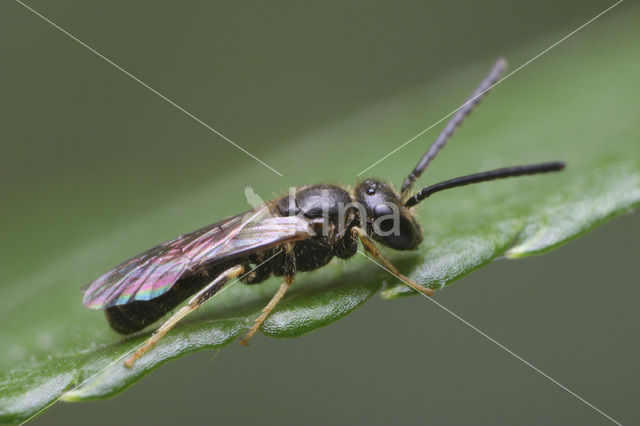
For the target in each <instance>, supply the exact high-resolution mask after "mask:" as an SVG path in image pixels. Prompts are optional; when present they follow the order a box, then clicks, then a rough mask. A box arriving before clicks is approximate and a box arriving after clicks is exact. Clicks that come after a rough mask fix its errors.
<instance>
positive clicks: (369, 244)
mask: <svg viewBox="0 0 640 426" xmlns="http://www.w3.org/2000/svg"><path fill="white" fill-rule="evenodd" d="M351 232H353V233H355V234H356V235H357V236H358V238H359V239H360V241H361V242H362V245H363V246H364V249H365V250H366V251H367V253H369V254H370V255H371V256H372V257H373V258H374V259H377V260H378V261H379V262H380V263H381V264H382V266H383V267H384V268H385V269H386V270H387V271H389V272H390V273H392V274H393V275H395V276H396V277H398V278H399V279H400V281H402V282H403V283H404V284H405V285H407V286H409V287H411V288H412V289H414V290H415V291H418V292H420V293H422V294H426V295H427V296H431V295H433V292H434V290H433V289H432V288H429V287H425V286H423V285H420V284H418V283H416V282H414V281H411V280H410V279H409V278H407V277H405V276H404V275H402V274H401V273H400V271H398V268H396V267H395V266H393V263H391V262H389V260H387V258H386V257H384V256H383V255H382V253H381V252H380V250H379V249H378V247H377V246H376V244H375V242H374V241H373V240H372V239H371V237H369V236H368V235H367V233H366V232H364V230H363V229H362V228H360V227H358V226H354V227H353V228H351Z"/></svg>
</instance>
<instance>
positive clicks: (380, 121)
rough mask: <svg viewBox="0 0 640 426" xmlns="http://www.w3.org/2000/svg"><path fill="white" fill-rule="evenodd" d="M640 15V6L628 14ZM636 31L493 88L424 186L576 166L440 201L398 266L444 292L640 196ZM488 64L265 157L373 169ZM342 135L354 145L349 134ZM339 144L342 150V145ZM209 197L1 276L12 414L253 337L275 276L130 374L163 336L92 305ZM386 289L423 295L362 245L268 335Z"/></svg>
mask: <svg viewBox="0 0 640 426" xmlns="http://www.w3.org/2000/svg"><path fill="white" fill-rule="evenodd" d="M634 13H635V14H634ZM637 14H638V12H637V10H636V11H635V12H633V13H632V15H633V16H632V17H631V18H637ZM631 18H628V19H631ZM630 22H631V21H630ZM611 28H612V27H609V29H611ZM638 31H639V30H638V28H637V26H636V25H620V27H619V31H617V32H615V31H608V32H607V30H606V29H603V30H602V31H601V32H599V33H593V34H591V35H589V34H586V33H585V34H583V35H581V37H583V38H581V40H582V42H581V43H567V44H565V45H563V46H562V47H561V48H558V49H557V51H556V50H554V51H552V52H550V53H548V54H547V55H545V56H543V57H542V58H541V59H539V60H537V61H536V62H534V63H532V64H531V65H530V66H529V67H527V68H524V69H523V70H522V71H520V72H519V73H518V74H516V75H514V76H513V77H511V78H510V79H509V80H507V81H505V82H504V83H502V84H501V85H500V86H499V87H498V88H496V89H495V90H494V93H492V94H491V96H490V97H489V98H488V99H487V100H486V101H484V102H483V105H482V106H481V107H480V109H479V111H478V112H477V113H475V114H474V117H473V119H471V120H469V122H468V123H465V125H464V128H463V129H461V130H460V131H459V133H458V134H457V135H456V137H455V140H454V141H453V142H452V143H451V145H450V146H448V147H447V148H446V149H445V150H444V151H443V153H442V154H441V156H440V157H439V158H438V160H437V161H436V163H435V164H434V165H433V166H432V168H431V169H430V170H429V171H428V172H427V173H426V175H425V177H424V178H423V179H422V180H421V182H426V181H429V182H434V181H437V180H441V179H446V178H450V177H453V176H456V175H461V174H465V173H471V172H475V171H479V170H484V169H489V168H493V167H498V166H504V165H511V164H519V163H520V164H522V163H531V162H536V161H543V160H556V159H560V160H566V161H567V163H568V168H567V169H566V171H564V172H563V173H560V174H554V175H547V176H536V177H527V178H520V179H513V180H508V181H501V182H494V183H487V184H484V185H478V186H473V187H468V188H460V189H456V190H452V191H448V192H445V193H442V194H438V195H436V196H434V197H433V199H429V200H428V201H427V202H425V203H424V205H423V206H421V207H420V209H419V216H420V222H421V223H422V225H423V227H424V231H425V239H424V242H423V244H422V245H421V247H420V249H419V250H418V251H417V252H413V253H393V252H390V251H385V253H386V254H387V255H388V256H389V257H390V258H391V259H392V261H393V262H395V263H396V264H397V265H398V267H399V268H400V269H401V270H402V271H405V273H407V274H408V275H409V276H410V277H412V278H413V279H415V280H416V281H418V282H420V283H423V284H425V285H430V286H432V287H434V288H440V287H442V286H445V285H447V284H449V283H451V282H453V281H455V280H457V279H458V278H460V277H462V276H464V275H466V274H468V273H469V272H471V271H473V270H474V269H477V268H479V267H481V266H483V265H485V264H488V263H490V262H491V261H493V260H494V259H496V258H498V257H501V256H506V257H508V258H518V257H523V256H528V255H532V254H538V253H542V252H545V251H548V250H550V249H552V248H555V247H557V246H559V245H561V244H563V243H565V242H567V241H568V240H570V239H572V238H575V237H577V236H579V235H581V234H584V233H585V232H588V231H589V230H591V229H593V228H594V227H595V226H597V225H599V224H601V223H603V222H604V221H606V220H608V219H610V218H612V217H614V216H615V215H618V214H621V213H624V212H628V211H630V209H631V208H632V207H634V206H636V205H638V203H640V126H639V125H638V123H639V121H638V118H637V113H638V111H640V98H639V97H638V96H637V93H640V79H638V78H637V72H635V71H634V70H637V68H638V65H639V64H640V50H639V49H637V45H636V43H635V42H634V41H635V40H637V38H638V35H640V34H638ZM594 34H596V35H594ZM602 34H610V35H608V36H602ZM560 49H562V50H561V52H560ZM514 55H515V54H514ZM488 66H489V63H483V64H478V65H477V66H474V67H468V68H466V69H465V70H464V71H460V72H459V73H456V74H453V75H452V77H450V78H448V79H447V80H446V81H439V82H434V83H433V84H431V85H429V86H425V87H420V88H416V89H415V90H412V91H411V92H409V93H405V94H401V95H399V96H397V97H395V98H392V99H388V100H387V101H385V102H382V103H381V104H379V105H376V106H374V107H372V108H371V109H370V110H368V111H364V112H361V113H359V114H358V115H356V116H354V117H351V118H347V119H345V120H343V121H341V122H340V123H337V124H336V125H334V126H329V127H327V128H325V129H322V130H320V131H318V132H316V133H314V134H311V135H308V136H307V137H305V138H304V140H305V141H306V143H305V144H302V143H300V144H294V145H292V146H290V147H287V149H286V150H283V151H282V152H279V153H272V154H271V156H270V157H269V156H267V157H266V158H265V160H266V161H267V162H268V163H273V164H276V162H277V159H278V158H282V157H283V156H285V154H286V156H287V158H309V152H308V151H305V150H306V149H308V146H309V144H314V143H321V144H325V145H326V147H327V151H329V154H324V153H321V154H318V158H317V160H318V161H329V160H330V161H332V167H335V168H336V169H345V170H353V169H354V168H356V169H357V168H358V167H356V165H354V159H357V160H358V162H360V161H362V162H363V163H362V167H361V168H364V167H366V166H367V165H368V164H371V163H373V162H374V161H376V160H377V159H378V158H379V157H380V156H382V155H384V154H386V152H387V151H389V150H390V149H392V148H394V147H395V146H392V145H389V141H394V140H398V141H401V140H402V138H399V136H398V135H406V134H407V132H411V131H412V130H411V129H415V130H416V132H415V133H417V131H419V130H421V129H422V128H424V127H425V126H426V125H428V124H430V123H429V119H428V117H433V120H431V121H435V119H437V118H439V117H440V116H441V115H442V112H443V111H449V110H450V109H451V107H450V106H451V105H454V104H455V102H460V100H461V99H462V96H464V94H465V93H466V92H469V90H470V89H471V88H472V87H473V85H474V84H475V83H476V82H477V81H478V80H479V79H480V78H481V76H482V75H484V73H485V71H486V69H487V68H488ZM460 87H464V90H461V89H460ZM458 95H459V96H458ZM409 136H410V135H409ZM433 136H434V134H433V133H430V134H428V135H427V136H426V137H423V138H421V139H419V140H416V141H415V142H413V143H412V144H410V145H408V146H407V148H405V149H403V150H401V151H399V152H397V153H395V154H394V155H392V156H391V157H389V158H388V159H387V160H385V161H384V162H382V163H381V164H380V165H379V166H376V167H375V168H374V169H372V170H371V171H372V172H374V173H375V174H378V175H379V176H384V177H386V178H388V179H390V180H393V181H394V182H400V180H401V179H402V177H403V175H404V173H406V171H407V169H408V167H409V166H410V165H413V163H414V162H415V159H416V158H417V156H418V155H420V154H421V153H422V152H424V150H425V147H426V146H427V143H428V141H427V139H433ZM345 140H349V141H353V144H349V145H345V144H344V143H341V141H345ZM362 146H367V147H376V150H374V151H375V153H374V154H372V152H371V150H369V149H368V150H367V152H366V155H363V153H362V152H360V151H359V150H360V149H361V148H362ZM378 148H380V149H379V151H378ZM337 149H341V152H342V156H341V158H335V156H333V155H330V153H331V152H333V150H337ZM369 156H371V158H368V157H369ZM407 163H410V164H409V166H408V165H407ZM252 166H253V165H252ZM290 167H291V173H292V174H293V175H295V174H296V173H302V172H301V171H303V170H304V167H305V166H304V164H302V163H301V162H292V164H291V165H290ZM361 168H360V169H361ZM244 173H245V169H240V170H237V171H236V172H235V173H232V174H229V175H228V176H226V177H225V178H223V179H221V180H220V182H219V183H218V184H219V186H220V187H224V186H225V185H227V184H230V183H231V182H233V181H234V179H240V177H241V176H243V174H244ZM332 177H334V178H335V179H338V178H339V177H338V176H332ZM240 181H242V180H240ZM301 183H305V182H301ZM425 184H426V183H425ZM241 196H242V195H241V194H237V195H236V197H241ZM229 197H231V195H229ZM209 198H211V190H210V188H203V189H201V190H196V191H193V193H191V194H189V195H188V196H185V197H182V198H181V199H178V200H174V201H173V202H172V203H171V204H170V205H168V206H167V207H166V208H165V209H157V210H156V212H154V213H153V214H145V215H144V216H143V217H142V218H141V219H140V220H139V221H130V222H127V223H126V224H123V223H120V224H116V226H115V228H114V229H115V230H114V232H112V233H110V234H109V235H106V236H102V237H100V238H97V239H96V241H93V242H91V241H87V243H86V245H84V246H82V247H78V248H77V249H76V250H75V251H72V252H70V253H67V254H65V255H63V256H62V257H61V258H60V259H59V260H57V261H55V262H53V263H51V264H50V265H49V266H44V265H40V267H39V269H36V270H34V271H33V275H27V276H25V277H24V278H23V279H21V280H15V281H14V282H13V283H11V284H9V285H6V286H5V289H4V293H3V300H2V301H0V303H1V305H0V308H1V309H0V312H1V315H0V321H2V323H3V327H2V330H1V331H0V341H2V346H3V351H2V352H1V353H0V368H1V369H2V371H3V372H2V373H0V421H3V422H13V421H19V420H23V419H25V418H28V417H29V416H31V415H33V414H34V413H36V412H37V411H38V410H41V409H42V408H44V407H46V406H47V404H49V403H50V402H52V401H54V400H56V399H57V398H58V397H60V396H62V395H64V399H65V400H68V401H79V400H89V399H96V398H104V397H107V396H111V395H114V394H116V393H118V392H120V391H122V390H123V389H125V388H126V387H128V386H131V385H132V384H134V383H135V382H136V381H137V380H139V379H140V378H141V377H142V376H144V375H145V374H148V373H149V372H151V371H152V370H153V369H155V368H157V367H158V366H160V365H161V364H163V363H165V362H168V361H170V360H172V359H175V358H177V357H180V356H182V355H185V354H187V353H190V352H193V351H198V350H204V349H210V348H219V347H222V346H224V345H227V344H229V343H231V342H233V341H234V340H235V339H236V338H237V337H238V336H240V335H241V334H242V333H243V332H244V330H245V329H246V327H247V326H248V325H250V324H251V322H252V320H253V318H255V316H256V315H257V314H258V312H259V310H260V309H261V307H262V306H264V304H265V303H266V301H267V300H268V299H269V297H270V296H271V295H272V294H273V292H274V291H275V289H276V288H277V286H278V284H279V283H278V281H277V280H275V279H271V280H269V281H268V282H266V283H265V284H263V285H259V286H251V287H250V286H244V285H240V284H238V285H235V286H231V287H229V288H228V290H226V291H224V292H222V293H221V294H219V295H218V296H216V297H215V299H214V300H212V301H211V302H210V303H209V304H208V305H207V306H206V307H204V308H203V309H202V310H201V311H200V312H197V313H195V314H194V315H192V317H190V318H188V319H187V320H185V321H184V323H183V324H180V325H179V326H178V327H177V328H176V329H174V330H173V331H172V332H170V333H169V334H168V336H167V337H166V338H164V339H163V340H162V341H161V342H160V343H159V344H158V346H157V347H156V348H154V349H153V350H152V351H151V352H149V353H148V354H147V355H145V356H144V357H143V358H142V359H140V360H139V362H138V363H137V364H136V365H135V367H134V368H133V369H131V370H129V369H126V368H124V366H123V364H122V358H123V357H124V356H125V355H126V354H127V353H128V351H130V350H131V349H132V348H133V347H135V346H136V345H138V344H139V343H140V342H142V341H143V340H144V339H145V338H147V337H148V336H149V333H150V331H151V330H147V331H146V332H144V333H141V334H139V335H136V336H134V337H132V338H128V339H125V338H122V337H120V336H118V335H116V334H115V333H114V332H112V331H110V330H109V329H108V326H107V324H106V322H105V321H104V318H103V317H102V315H100V314H98V313H96V312H93V311H90V310H88V309H85V308H84V307H83V306H82V304H81V303H80V293H79V286H80V285H81V283H84V282H86V281H87V280H90V279H91V278H94V277H96V276H98V275H99V274H100V273H101V272H104V271H103V270H104V269H106V268H105V267H108V266H110V265H112V264H117V263H118V262H119V261H121V260H122V259H124V258H127V257H128V256H130V255H133V254H135V252H129V249H128V248H127V249H126V252H125V250H124V249H125V248H126V247H129V246H131V247H136V248H139V249H141V250H142V249H144V246H142V247H137V246H136V244H140V243H145V244H146V243H149V246H150V245H151V244H152V243H154V242H158V241H157V238H158V230H159V229H162V230H165V229H167V227H169V228H171V229H173V228H175V229H179V228H180V227H181V226H184V224H185V222H184V219H183V217H184V216H185V215H184V212H194V215H196V214H201V215H202V217H203V218H204V217H205V213H206V215H210V214H211V213H212V211H213V212H214V213H215V212H216V211H218V212H222V211H223V209H222V207H220V206H217V205H215V204H210V206H214V207H217V210H216V209H215V208H214V209H212V210H208V211H206V212H202V213H201V211H202V210H203V209H202V206H203V204H202V202H203V201H202V200H203V199H209ZM211 203H213V201H211ZM194 228H195V227H194ZM180 230H181V231H182V232H185V231H188V230H189V229H180ZM176 233H178V232H176ZM25 237H27V236H25ZM32 237H33V238H35V236H32ZM167 237H168V238H169V237H171V235H167ZM383 285H384V289H383V290H382V293H381V294H382V296H383V297H385V298H393V297H398V296H403V295H408V294H412V293H413V292H412V291H410V290H408V289H407V288H406V287H404V286H402V285H401V284H399V283H398V282H397V281H396V280H395V279H394V278H393V277H391V276H389V275H388V274H386V273H385V272H384V271H382V270H380V269H379V268H378V267H377V266H375V265H374V264H372V263H371V262H370V261H368V260H367V259H364V258H363V257H362V256H360V255H356V256H355V257H354V259H351V260H350V261H348V262H341V261H334V262H333V263H332V264H331V265H329V266H328V267H326V268H323V269H322V270H319V271H315V272H313V273H303V274H299V275H298V276H297V278H296V284H295V286H294V288H293V289H292V290H291V291H290V293H289V294H288V295H287V297H286V298H285V299H284V301H283V302H282V303H281V304H280V305H279V306H278V308H277V310H276V311H275V312H274V314H273V315H272V316H271V317H270V318H268V320H267V321H266V322H265V324H264V326H263V328H262V331H263V332H264V333H265V334H267V335H269V336H273V337H295V336H299V335H301V334H304V333H308V332H310V331H313V330H314V329H317V328H318V327H323V326H325V325H327V324H329V323H331V322H333V321H336V320H338V319H340V318H342V317H343V316H345V315H347V314H348V313H350V312H352V311H353V310H355V309H356V308H358V307H359V306H360V305H361V304H363V303H364V302H365V301H366V300H367V299H368V298H369V297H371V296H372V295H374V294H375V293H377V292H378V291H380V290H381V289H382V287H383ZM78 385H80V386H78ZM65 392H66V393H65Z"/></svg>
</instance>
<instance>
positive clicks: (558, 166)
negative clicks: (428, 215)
mask: <svg viewBox="0 0 640 426" xmlns="http://www.w3.org/2000/svg"><path fill="white" fill-rule="evenodd" d="M564 166H565V163H563V162H561V161H554V162H549V163H540V164H529V165H526V166H515V167H506V168H503V169H497V170H491V171H489V172H482V173H476V174H473V175H467V176H461V177H458V178H455V179H451V180H445V181H444V182H438V183H436V184H435V185H431V186H427V187H425V188H422V189H421V190H420V191H418V192H417V193H416V194H415V195H413V196H412V197H411V198H409V199H408V200H407V202H406V203H405V204H404V205H405V207H413V206H415V205H416V204H418V203H419V202H420V201H422V200H424V199H425V198H427V197H428V196H430V195H432V194H434V193H436V192H439V191H444V190H445V189H450V188H455V187H457V186H463V185H469V184H471V183H478V182H486V181H488V180H494V179H502V178H508V177H515V176H523V175H535V174H538V173H548V172H557V171H560V170H562V169H564Z"/></svg>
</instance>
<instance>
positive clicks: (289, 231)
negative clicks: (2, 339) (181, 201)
mask: <svg viewBox="0 0 640 426" xmlns="http://www.w3.org/2000/svg"><path fill="white" fill-rule="evenodd" d="M312 235H314V232H313V229H312V228H311V226H310V224H309V222H308V221H307V220H306V219H304V218H302V217H298V216H287V217H280V216H271V215H270V213H269V209H268V208H267V206H262V207H260V208H258V209H256V210H251V211H249V212H247V213H244V214H241V215H238V216H233V217H230V218H227V219H225V220H223V221H221V222H218V223H214V224H212V225H209V226H206V227H204V228H201V229H199V230H197V231H194V232H191V233H189V234H185V235H182V236H180V237H177V238H174V239H173V240H171V241H167V242H165V243H162V244H160V245H157V246H155V247H153V248H152V249H149V250H147V251H146V252H144V253H142V254H139V255H137V256H134V257H132V258H131V259H129V260H126V261H124V262H123V263H121V264H120V265H118V266H116V267H115V268H113V269H112V270H110V271H109V272H107V273H105V274H104V275H102V276H101V277H99V278H98V279H96V280H95V281H93V282H92V283H90V284H89V285H88V286H87V289H86V291H85V294H84V298H83V303H84V305H85V306H87V307H88V308H92V309H105V308H108V307H111V306H116V305H123V304H125V303H128V302H131V301H134V300H150V299H154V298H156V297H158V296H160V295H161V294H163V293H165V292H167V291H168V290H169V289H170V288H171V287H172V286H173V285H174V284H175V283H176V281H178V280H179V279H180V278H182V277H184V276H187V275H189V274H191V273H193V272H194V271H198V270H200V269H202V268H204V267H207V266H210V265H213V264H215V263H219V262H222V261H225V260H229V259H232V258H234V257H238V256H242V255H246V254H249V253H253V252H255V251H257V250H260V249H263V248H266V247H270V246H275V245H280V244H284V243H286V242H291V241H297V240H302V239H305V238H308V237H309V236H312Z"/></svg>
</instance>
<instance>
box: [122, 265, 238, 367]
mask: <svg viewBox="0 0 640 426" xmlns="http://www.w3.org/2000/svg"><path fill="white" fill-rule="evenodd" d="M245 271H246V268H245V267H244V266H241V265H237V266H233V267H231V268H229V269H227V270H226V271H224V272H223V273H221V274H220V275H218V276H217V277H216V279H214V280H213V281H211V283H209V284H208V285H207V286H206V287H204V288H203V289H202V290H200V291H199V292H198V293H196V295H195V296H193V297H192V298H191V300H189V302H188V303H187V304H186V305H185V306H183V307H182V308H181V309H180V310H179V311H178V312H176V313H175V314H173V315H172V316H171V318H169V319H168V320H167V321H166V322H165V323H164V324H162V325H161V326H160V328H158V329H157V330H156V331H155V333H153V335H152V336H151V337H150V338H149V339H147V341H146V342H145V343H144V344H143V345H142V346H140V347H139V348H138V349H137V350H136V351H135V352H134V353H133V355H131V356H130V357H129V358H128V359H127V360H126V361H125V362H124V365H125V366H126V367H128V368H132V367H133V363H134V362H136V360H137V359H138V358H140V357H142V356H143V355H144V354H145V353H147V352H148V351H149V350H150V349H151V348H153V347H154V346H155V345H156V343H158V341H159V340H160V339H161V338H162V337H163V336H164V335H165V334H167V332H168V331H169V330H171V329H172V328H173V327H174V326H175V325H176V324H177V323H178V322H179V321H180V320H181V319H183V318H184V317H186V316H187V315H188V314H190V313H191V312H193V311H195V310H196V309H198V308H199V307H200V306H202V304H203V303H204V302H206V301H207V300H209V299H210V298H211V297H212V296H213V295H214V294H216V293H217V292H218V291H220V289H222V287H224V286H225V284H227V283H228V282H229V281H231V280H232V279H234V278H237V277H239V276H241V275H242V274H244V273H245Z"/></svg>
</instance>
